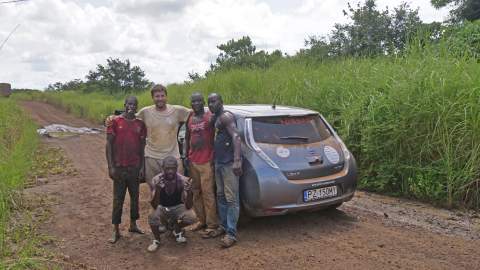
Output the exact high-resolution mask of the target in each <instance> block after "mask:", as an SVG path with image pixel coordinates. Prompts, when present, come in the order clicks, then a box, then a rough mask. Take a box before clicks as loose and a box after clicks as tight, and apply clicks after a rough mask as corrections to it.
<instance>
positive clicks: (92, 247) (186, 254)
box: [22, 102, 480, 270]
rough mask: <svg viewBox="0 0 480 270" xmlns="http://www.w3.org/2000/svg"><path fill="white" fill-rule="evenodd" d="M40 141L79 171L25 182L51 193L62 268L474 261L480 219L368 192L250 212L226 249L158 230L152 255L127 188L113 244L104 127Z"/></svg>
mask: <svg viewBox="0 0 480 270" xmlns="http://www.w3.org/2000/svg"><path fill="white" fill-rule="evenodd" d="M22 105H23V107H24V108H25V110H26V111H27V112H29V113H30V114H31V116H32V118H33V119H34V120H35V121H36V122H37V123H38V124H39V125H40V126H43V125H47V124H53V123H55V124H67V125H71V126H76V127H80V126H88V127H96V125H94V124H92V123H89V122H87V121H85V120H82V119H78V118H75V117H73V116H71V115H68V114H66V113H64V112H63V111H61V110H59V109H57V108H54V107H52V106H51V105H47V104H44V103H39V102H24V103H22ZM42 140H43V142H44V143H47V144H52V145H56V146H60V147H61V148H63V149H64V151H65V153H66V155H67V157H68V158H69V159H70V160H72V162H73V164H74V166H75V168H76V169H77V170H78V176H74V177H68V178H63V179H57V178H55V179H52V180H51V181H49V182H48V183H47V184H44V185H40V186H37V187H34V188H33V189H32V190H31V191H32V192H34V193H39V194H44V195H47V196H51V197H53V198H54V201H55V202H56V203H55V204H54V205H53V206H50V207H51V212H52V217H51V218H49V220H48V221H47V222H46V223H45V224H42V225H41V230H42V232H43V233H45V234H47V235H51V236H53V237H54V238H55V239H56V241H54V244H51V246H48V248H49V249H53V250H54V251H55V252H58V253H59V254H61V255H60V257H63V258H65V261H66V263H68V264H66V266H65V268H66V269H68V268H80V267H83V266H84V268H94V269H141V270H148V269H277V270H279V269H480V240H479V239H480V238H479V228H480V227H478V224H477V223H476V222H477V221H478V220H476V219H474V218H473V219H471V218H469V217H467V216H463V217H462V216H461V214H458V213H454V212H449V211H446V210H441V209H435V208H433V207H430V206H426V205H424V204H420V203H416V202H411V201H406V200H401V199H396V198H390V197H386V196H379V195H374V194H369V193H364V192H358V193H357V194H356V196H355V198H354V200H353V201H352V202H348V203H346V204H344V205H343V206H341V207H340V208H339V209H338V210H330V211H321V212H313V213H300V214H295V215H288V216H281V217H269V218H261V219H254V220H252V221H250V222H249V223H247V224H243V225H242V226H240V228H239V242H238V244H237V245H236V246H234V247H232V248H230V249H227V250H225V249H221V248H220V247H219V245H218V239H208V240H204V239H201V237H199V235H198V234H196V233H193V232H188V234H187V237H188V241H189V242H188V244H187V245H186V246H179V245H177V244H176V243H175V242H174V241H173V239H171V238H166V237H164V236H163V238H162V245H161V247H160V249H159V250H158V251H157V252H156V253H153V254H152V253H149V252H147V246H148V245H149V244H150V241H151V240H150V239H151V235H150V234H149V233H147V234H145V235H134V234H130V233H128V232H127V226H128V221H129V220H128V213H129V211H128V195H127V205H125V206H124V215H123V219H122V221H123V224H122V226H121V230H122V234H123V238H122V239H121V240H120V241H119V242H118V243H117V244H115V245H111V244H109V243H107V240H108V238H109V237H110V235H111V224H110V223H111V207H112V183H111V180H110V179H109V178H108V174H107V164H106V160H105V152H104V148H105V135H104V134H99V135H82V136H76V137H69V138H62V139H59V138H44V139H42ZM147 200H148V194H147V187H146V186H145V185H142V188H141V194H140V201H141V202H140V208H141V218H140V220H139V224H140V227H141V228H142V229H144V230H146V231H148V226H147V222H146V220H147V216H148V213H149V211H150V206H149V204H148V202H147ZM384 213H386V214H385V215H384ZM455 217H456V218H457V219H456V220H455ZM432 220H433V221H432ZM69 264H70V265H72V266H68V265H69Z"/></svg>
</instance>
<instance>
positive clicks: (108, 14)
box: [0, 0, 448, 89]
mask: <svg viewBox="0 0 480 270" xmlns="http://www.w3.org/2000/svg"><path fill="white" fill-rule="evenodd" d="M3 1H4V0H0V2H3ZM347 2H348V0H241V1H240V0H237V1H234V0H176V1H175V0H156V1H153V0H121V1H120V0H117V1H113V0H97V1H94V0H87V1H80V0H65V1H62V0H30V1H27V2H21V3H14V4H0V45H1V43H2V42H3V41H4V40H5V38H6V37H7V36H8V35H9V33H10V32H11V31H12V30H13V29H15V28H16V27H17V26H18V27H17V28H16V30H15V32H14V33H13V34H12V35H11V37H10V39H9V40H8V42H7V43H5V45H4V46H3V48H2V49H1V50H0V82H10V83H11V84H12V87H14V88H36V89H43V88H45V87H46V86H47V85H48V84H49V83H54V82H57V81H67V80H72V79H75V78H81V79H84V77H85V75H86V74H87V73H88V71H89V70H91V69H94V68H95V67H96V65H97V64H104V63H106V59H107V58H108V57H118V58H122V59H125V58H128V59H130V61H131V62H132V63H133V64H135V65H139V66H140V67H141V68H142V69H144V70H145V71H146V74H147V77H148V79H150V80H152V81H155V82H161V83H172V82H182V81H183V80H185V79H186V78H187V73H188V72H189V71H198V72H200V73H203V72H204V71H205V70H206V69H207V68H208V67H209V65H210V63H211V62H214V60H215V58H216V56H217V54H218V53H219V51H218V50H217V49H216V47H215V46H216V45H218V44H221V43H224V42H226V41H228V40H229V39H232V38H239V37H242V36H243V35H249V36H250V37H251V38H252V40H253V42H254V44H255V45H256V46H257V48H258V49H265V50H268V51H272V50H274V49H281V50H282V51H284V52H287V53H289V54H294V53H295V52H296V51H298V50H299V49H301V48H303V42H304V39H305V38H306V37H308V36H309V35H326V34H328V33H329V31H330V30H331V29H332V27H333V24H334V23H343V22H346V21H347V18H345V17H344V16H343V14H342V9H345V8H346V6H347ZM350 2H351V3H357V2H358V1H356V0H350ZM400 2H401V1H396V0H395V1H394V0H378V1H377V3H378V5H379V6H380V7H381V8H382V9H383V8H385V7H386V6H387V5H388V6H389V7H390V8H392V7H395V6H398V5H399V4H400ZM407 2H408V1H407ZM409 3H410V5H411V7H413V8H416V7H418V8H419V13H420V18H421V19H422V20H423V21H424V22H431V21H442V20H444V19H445V17H446V16H447V14H448V10H445V9H442V10H435V9H434V8H433V7H431V5H430V0H417V1H410V2H409Z"/></svg>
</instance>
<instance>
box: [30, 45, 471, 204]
mask: <svg viewBox="0 0 480 270" xmlns="http://www.w3.org/2000/svg"><path fill="white" fill-rule="evenodd" d="M478 74H480V65H479V64H478V63H477V62H476V61H475V60H469V59H468V58H460V59H459V58H455V57H451V56H449V54H448V50H442V49H440V50H429V49H428V48H427V49H425V47H421V46H420V45H419V46H418V48H416V47H415V44H413V45H412V48H411V50H410V52H409V54H408V55H407V56H404V57H398V58H395V57H378V58H373V59H372V58H368V59H358V58H355V59H353V58H352V59H344V60H336V61H327V62H323V63H319V64H311V63H305V62H299V61H296V60H295V59H287V60H283V61H281V62H279V63H277V64H275V65H274V66H273V67H271V68H270V69H267V70H241V69H238V70H231V71H229V72H224V73H217V74H212V75H211V76H209V77H208V78H207V79H204V80H200V81H198V82H195V83H187V84H174V85H170V86H169V87H168V91H169V92H168V96H169V102H170V103H173V104H183V105H188V98H189V95H190V94H191V93H192V92H193V91H200V92H203V93H204V94H207V93H210V92H218V93H221V94H222V95H223V97H224V101H225V103H236V104H238V103H268V104H270V103H273V102H275V103H276V104H284V105H294V106H300V107H305V108H310V109H314V110H317V111H319V112H320V113H322V114H323V115H324V116H325V117H326V118H327V120H328V121H329V122H330V123H331V124H333V126H334V127H335V128H336V129H337V131H338V132H339V134H340V135H341V136H342V137H343V138H344V140H345V141H346V143H347V145H348V147H349V148H350V149H351V150H352V151H353V153H354V155H355V157H356V158H357V161H358V163H359V167H360V174H361V177H360V187H362V188H364V189H367V190H372V191H377V192H384V193H389V194H396V195H402V196H407V197H415V198H419V199H424V200H428V201H432V202H437V203H440V204H443V205H447V206H454V205H466V206H469V207H475V208H478V207H479V206H480V180H479V172H480V106H479V101H480V76H478ZM37 98H40V99H43V100H44V101H47V102H49V103H52V104H57V105H59V106H62V107H64V108H66V109H67V110H69V111H71V112H73V113H75V114H77V115H79V116H82V117H86V118H89V119H92V120H95V121H98V122H101V121H102V120H103V118H104V117H105V116H106V115H108V114H111V113H112V111H113V109H114V108H121V107H122V103H123V102H122V100H121V99H119V98H112V97H109V96H105V95H100V94H87V95H82V94H78V93H72V92H69V93H44V94H39V97H37ZM139 100H140V105H141V106H145V105H150V104H151V98H150V95H149V93H143V94H141V95H140V96H139Z"/></svg>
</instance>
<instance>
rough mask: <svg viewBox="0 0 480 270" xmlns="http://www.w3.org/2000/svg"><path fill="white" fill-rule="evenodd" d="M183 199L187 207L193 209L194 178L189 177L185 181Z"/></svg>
mask: <svg viewBox="0 0 480 270" xmlns="http://www.w3.org/2000/svg"><path fill="white" fill-rule="evenodd" d="M182 201H183V203H184V204H185V208H187V209H191V208H192V207H193V192H192V178H188V179H187V180H185V181H184V182H183V193H182Z"/></svg>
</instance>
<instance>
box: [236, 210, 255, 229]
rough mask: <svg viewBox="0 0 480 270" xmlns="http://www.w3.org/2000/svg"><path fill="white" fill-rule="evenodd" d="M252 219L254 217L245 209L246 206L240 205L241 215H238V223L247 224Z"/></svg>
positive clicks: (240, 224)
mask: <svg viewBox="0 0 480 270" xmlns="http://www.w3.org/2000/svg"><path fill="white" fill-rule="evenodd" d="M251 220H252V217H251V216H249V215H248V213H247V212H246V211H245V208H244V207H243V205H241V206H240V215H239V217H238V225H239V226H242V227H243V226H245V225H247V224H248V223H250V221H251Z"/></svg>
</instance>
